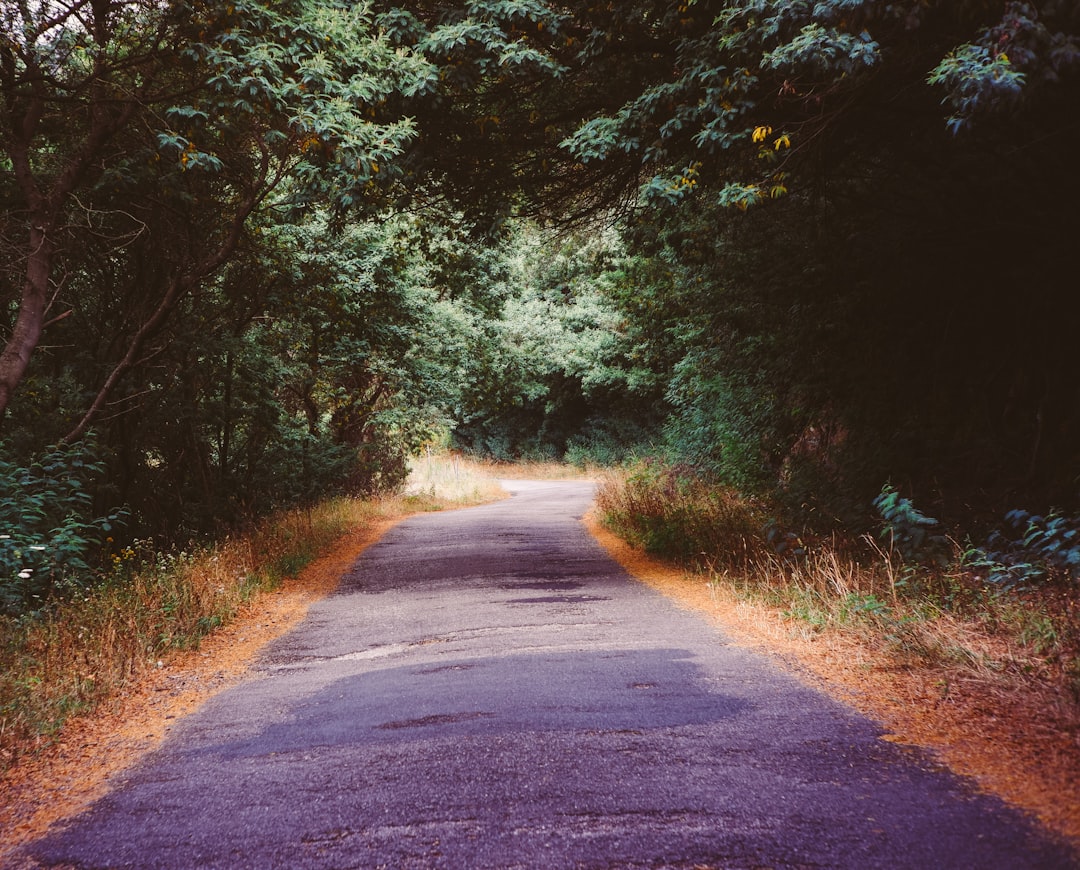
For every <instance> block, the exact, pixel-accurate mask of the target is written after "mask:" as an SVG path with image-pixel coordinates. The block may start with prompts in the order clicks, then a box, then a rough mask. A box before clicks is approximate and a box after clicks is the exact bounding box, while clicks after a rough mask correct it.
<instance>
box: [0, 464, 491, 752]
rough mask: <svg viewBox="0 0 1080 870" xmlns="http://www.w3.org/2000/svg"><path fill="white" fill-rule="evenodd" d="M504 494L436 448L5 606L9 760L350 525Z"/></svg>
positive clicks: (193, 642) (190, 642)
mask: <svg viewBox="0 0 1080 870" xmlns="http://www.w3.org/2000/svg"><path fill="white" fill-rule="evenodd" d="M499 497H501V490H500V488H499V487H498V485H497V484H496V483H495V482H494V481H493V480H491V479H490V478H489V477H487V476H486V475H485V474H484V472H483V469H479V468H477V467H476V466H475V465H473V464H470V463H469V462H467V461H463V460H461V459H459V458H453V457H448V456H428V457H427V458H426V459H425V460H424V462H423V463H422V464H418V466H417V468H416V469H415V470H414V472H413V473H412V474H411V475H410V477H409V479H408V485H407V487H406V490H405V494H402V495H383V496H376V497H371V498H344V497H337V498H333V499H329V500H327V501H324V502H321V503H318V504H316V505H313V506H312V507H310V508H303V509H300V508H298V509H292V510H288V511H283V512H280V513H278V514H275V515H272V516H269V517H266V518H264V519H262V520H260V521H258V522H256V523H253V524H252V525H251V526H250V527H248V528H246V529H243V530H239V531H237V532H236V533H233V534H230V535H228V536H227V537H225V538H223V539H222V540H220V541H217V542H215V543H212V544H208V545H206V546H195V547H191V548H190V549H186V550H170V551H166V552H164V553H159V552H155V551H154V550H153V549H152V548H151V547H150V546H149V542H147V544H146V545H145V546H144V547H142V548H135V547H126V548H124V549H123V550H121V551H120V552H119V553H117V554H116V555H115V556H113V558H112V560H111V563H110V567H109V568H108V569H107V570H106V571H104V572H103V573H100V574H98V575H97V576H96V577H95V578H94V580H93V582H90V580H89V578H88V577H87V575H82V576H83V584H82V585H81V586H80V587H79V588H78V589H77V590H75V591H73V592H71V593H70V594H68V595H65V596H64V597H63V598H62V599H60V598H53V599H52V600H51V601H50V602H49V604H48V605H47V606H44V607H42V608H40V609H38V610H37V611H35V612H33V613H27V614H22V615H19V616H11V615H7V616H0V766H3V767H6V766H8V765H10V764H12V763H13V762H15V761H17V759H18V758H19V757H20V756H21V755H22V754H23V753H25V752H27V751H31V750H33V749H35V748H38V747H40V746H43V745H46V744H48V743H49V742H50V741H51V740H52V739H54V738H55V737H56V736H57V735H58V734H59V733H60V731H61V729H62V728H63V726H64V724H65V723H66V722H67V721H68V720H69V719H70V718H71V717H72V716H77V715H80V714H82V713H86V712H88V711H92V710H93V709H94V707H95V706H96V705H98V704H100V703H101V702H103V701H104V700H106V699H108V698H110V697H112V696H114V695H116V694H117V693H121V692H123V691H124V689H125V687H126V686H128V685H130V684H131V683H132V681H134V680H135V679H136V678H137V677H138V676H139V675H140V674H141V673H143V672H144V671H145V670H146V669H148V668H155V667H161V666H162V664H163V660H165V659H167V658H168V657H169V655H170V654H172V653H174V652H176V651H178V650H186V649H192V648H197V647H198V645H199V642H200V640H201V639H202V638H204V637H205V636H206V635H208V634H209V633H211V632H213V631H214V630H215V629H217V628H219V627H220V626H222V625H225V624H227V623H228V622H229V621H230V620H231V619H232V618H233V617H234V616H235V615H236V613H237V612H238V610H239V609H240V608H241V607H242V606H244V605H245V603H248V602H251V601H252V600H253V599H257V598H258V596H260V595H263V594H265V593H267V592H270V591H272V590H274V589H277V588H279V587H280V586H281V585H282V584H288V583H289V581H290V579H291V578H293V577H295V576H296V575H297V574H298V573H299V572H300V571H301V570H303V568H304V566H305V565H307V564H308V563H309V562H310V561H312V560H313V559H314V558H316V557H317V556H318V555H319V554H320V553H321V552H323V551H325V550H326V549H328V548H329V547H331V546H332V545H333V544H334V543H335V542H336V541H337V540H338V539H340V538H341V537H342V536H343V535H344V534H346V533H347V532H350V531H353V530H355V529H357V528H364V527H367V526H371V525H373V524H375V523H377V522H379V521H380V520H386V519H393V518H399V517H403V516H406V515H408V514H409V513H415V512H417V511H430V510H441V509H443V508H447V507H457V506H465V505H470V504H478V503H480V502H483V501H489V500H491V499H494V498H499Z"/></svg>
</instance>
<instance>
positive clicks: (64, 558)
mask: <svg viewBox="0 0 1080 870" xmlns="http://www.w3.org/2000/svg"><path fill="white" fill-rule="evenodd" d="M93 454H94V446H93V445H92V444H89V443H85V442H82V443H78V444H74V445H60V446H56V447H51V448H49V449H48V450H46V451H45V452H43V453H42V454H40V455H39V456H38V457H37V458H36V459H33V460H32V461H31V462H30V463H29V464H28V465H25V466H24V465H19V464H17V463H16V462H14V461H12V460H10V459H9V458H7V457H4V456H0V610H2V611H3V612H6V613H8V614H12V615H18V614H22V613H26V612H30V611H36V610H39V609H41V608H42V607H43V606H44V605H45V604H46V603H47V602H48V600H49V599H50V598H51V597H53V596H55V595H58V594H64V593H66V592H68V591H71V590H73V589H77V588H82V587H85V586H88V585H90V584H92V583H93V582H94V581H95V580H96V578H97V576H98V575H97V573H96V572H95V571H94V566H92V564H91V563H92V561H93V558H94V556H95V554H97V553H100V552H101V551H102V548H103V547H104V546H105V544H106V543H107V538H108V535H109V533H110V532H111V531H112V529H113V526H114V525H115V524H116V523H118V522H119V521H120V520H121V518H122V517H123V516H124V515H125V512H124V511H123V510H120V509H115V510H112V511H110V512H107V513H105V514H104V515H95V514H96V513H97V512H96V511H95V510H94V500H93V498H92V497H91V495H90V487H91V484H92V483H93V482H94V480H95V479H96V478H98V477H100V476H101V474H102V471H103V469H104V465H103V463H102V462H100V461H99V460H96V459H95V458H94V456H93Z"/></svg>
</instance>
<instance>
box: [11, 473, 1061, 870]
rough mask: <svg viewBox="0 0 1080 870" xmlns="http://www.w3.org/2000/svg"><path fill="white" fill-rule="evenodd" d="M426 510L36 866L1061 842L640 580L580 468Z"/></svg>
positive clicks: (499, 863)
mask: <svg viewBox="0 0 1080 870" xmlns="http://www.w3.org/2000/svg"><path fill="white" fill-rule="evenodd" d="M507 486H508V488H511V489H512V491H513V492H514V495H513V497H512V498H510V499H508V500H505V501H502V502H499V503H496V504H491V505H487V506H483V507H478V508H471V509H468V510H462V511H454V512H447V513H438V514H426V515H423V516H419V517H415V518H413V519H411V520H409V521H407V522H405V523H403V524H401V525H399V526H397V527H396V528H394V529H393V530H392V531H391V532H390V533H388V534H387V535H386V537H385V538H384V539H383V540H382V541H380V542H379V543H378V544H376V545H374V546H373V547H371V548H370V549H369V550H367V551H366V553H365V554H364V555H363V556H362V557H361V559H360V560H359V561H358V562H357V563H356V565H355V566H354V567H353V569H352V570H351V571H350V572H349V573H348V574H347V575H346V577H345V578H344V580H343V582H342V585H341V588H340V590H339V591H338V592H337V593H336V594H334V595H332V596H330V597H329V598H327V599H325V600H323V601H322V602H320V603H319V604H318V605H316V606H315V607H313V608H312V610H311V612H310V614H309V616H308V618H307V620H306V621H305V622H304V623H303V624H301V625H300V626H299V627H298V628H297V629H296V630H294V631H293V632H292V633H290V634H288V635H286V636H284V637H283V638H281V639H280V640H279V641H277V642H275V643H274V644H272V645H271V646H270V647H268V648H267V649H266V651H265V653H264V655H263V657H262V659H261V660H260V662H259V663H258V665H257V666H256V668H255V669H254V670H253V672H252V673H251V675H250V677H249V678H248V679H246V680H245V681H244V682H243V683H241V684H240V685H239V686H237V687H235V688H233V689H231V690H229V691H228V692H225V693H223V694H221V695H219V696H217V697H216V698H215V699H213V700H212V701H211V702H210V703H209V704H207V705H206V706H205V707H204V708H203V709H201V710H200V711H199V712H198V713H196V714H193V715H191V716H189V717H187V718H186V719H184V720H182V721H181V722H180V723H179V724H178V725H177V727H176V728H175V729H174V731H173V733H172V736H171V737H170V738H169V739H168V740H167V741H166V743H165V744H164V745H163V747H162V748H161V749H160V750H159V751H158V752H156V753H155V754H153V755H152V756H150V757H149V758H148V759H146V760H145V761H144V762H143V763H141V764H139V765H138V766H136V767H135V768H133V769H132V770H130V771H129V772H128V773H127V774H126V775H125V778H124V782H123V783H122V785H120V786H118V787H117V788H116V789H114V790H113V792H112V793H110V794H109V795H107V796H106V797H105V798H103V799H102V800H100V801H99V802H98V803H97V804H96V805H94V806H93V807H92V808H91V809H90V810H88V811H87V812H86V813H85V814H83V815H82V816H80V817H77V818H76V819H74V820H73V821H72V823H71V824H70V825H69V826H68V827H67V828H66V829H63V830H60V831H58V832H56V833H54V834H51V835H50V836H48V837H47V838H45V839H43V840H41V841H38V842H37V843H36V844H34V845H32V846H31V847H29V853H28V854H29V857H30V858H31V860H32V861H34V862H36V863H37V864H39V865H40V866H63V867H80V868H90V867H145V868H151V867H169V868H185V867H200V868H249V867H250V868H271V867H283V868H308V867H311V868H378V867H387V868H428V867H432V868H436V867H437V868H470V870H471V868H516V867H522V868H545V870H547V868H633V867H649V868H663V867H670V868H700V867H709V868H767V867H768V868H789V867H790V868H795V867H799V868H806V867H815V868H816V867H850V868H875V867H880V868H890V870H893V868H904V867H911V868H920V870H922V868H950V867H955V868H1025V867H1032V868H1034V867H1039V868H1052V867H1075V866H1077V863H1076V856H1075V855H1073V854H1071V853H1069V852H1068V851H1066V850H1065V848H1064V847H1062V846H1060V845H1055V843H1054V842H1052V841H1051V840H1050V839H1049V838H1048V837H1047V836H1046V835H1044V834H1042V833H1040V832H1039V829H1038V828H1037V827H1035V826H1034V825H1033V824H1031V823H1030V822H1029V821H1027V820H1026V819H1025V818H1024V817H1022V816H1021V815H1020V814H1018V813H1016V812H1014V811H1013V810H1010V809H1009V808H1007V807H1006V806H1004V805H1003V804H1002V803H1001V802H1000V801H998V800H996V799H994V798H991V797H988V796H985V795H979V794H977V793H976V792H975V791H974V790H973V788H972V787H971V785H970V783H968V782H967V781H965V780H962V779H959V778H957V777H955V776H953V775H951V774H949V773H948V772H946V771H945V770H943V769H941V768H939V767H937V766H935V765H934V764H933V763H932V762H930V761H929V760H928V759H927V758H926V757H924V756H922V755H921V754H919V753H918V752H915V751H912V750H905V749H903V748H901V747H898V746H896V745H894V744H891V743H888V742H886V741H883V740H881V739H880V733H881V732H880V729H879V728H878V727H877V726H876V725H874V724H873V723H871V722H870V721H868V720H866V719H864V718H862V717H860V716H859V715H857V714H855V713H854V712H852V711H850V710H848V709H847V708H845V707H843V706H841V705H840V704H838V703H836V702H834V701H831V700H829V699H827V698H825V697H823V696H822V695H820V694H818V693H816V692H815V691H813V690H811V689H809V688H807V687H806V686H804V685H802V684H800V683H799V682H798V681H796V680H795V679H793V678H792V677H790V676H787V675H785V674H784V673H783V672H782V671H780V670H779V669H778V668H776V667H775V666H774V665H772V664H770V663H769V662H768V661H766V660H765V659H763V658H761V657H760V656H758V655H756V654H752V653H750V652H748V651H747V650H745V649H742V648H740V647H738V646H735V645H732V644H730V643H728V642H727V641H726V640H725V638H724V637H723V635H722V634H720V633H718V632H717V630H716V629H715V628H714V627H712V626H711V625H709V624H708V623H707V622H705V621H704V620H702V619H701V618H699V617H697V616H695V615H694V614H692V613H689V612H687V611H684V610H680V609H679V608H677V607H676V606H674V605H673V604H672V603H670V602H669V601H668V600H667V599H665V598H664V597H662V596H660V595H658V594H657V593H655V592H653V591H651V590H649V589H647V588H646V587H644V586H643V585H641V584H638V583H636V582H635V581H634V580H632V579H630V578H629V577H628V576H627V575H626V574H625V573H624V572H623V571H622V569H620V568H619V567H618V566H617V565H616V564H615V563H614V562H612V561H611V560H610V559H609V558H608V557H607V556H606V555H605V554H604V552H603V551H602V550H601V549H600V547H599V546H598V545H597V544H596V543H595V542H593V540H592V539H591V538H590V537H589V535H588V534H587V532H586V531H585V530H584V529H583V527H582V526H581V524H580V523H579V522H578V518H579V517H580V516H581V515H582V513H583V512H584V511H585V510H586V509H587V507H588V504H589V502H590V499H591V497H592V489H591V487H590V486H589V485H588V484H585V483H576V482H550V483H548V482H519V481H513V482H508V483H507Z"/></svg>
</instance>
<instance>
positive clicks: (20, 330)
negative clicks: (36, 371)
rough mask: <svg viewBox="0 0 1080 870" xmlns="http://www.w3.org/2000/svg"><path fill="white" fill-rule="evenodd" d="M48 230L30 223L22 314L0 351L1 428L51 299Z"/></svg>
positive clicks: (45, 226)
mask: <svg viewBox="0 0 1080 870" xmlns="http://www.w3.org/2000/svg"><path fill="white" fill-rule="evenodd" d="M49 229H50V228H49V227H48V226H47V225H43V224H41V223H40V222H38V221H31V226H30V240H29V242H30V243H29V248H28V249H29V252H30V253H29V255H28V256H27V262H26V279H25V281H24V282H23V288H22V296H21V299H20V302H19V314H18V317H17V318H16V320H15V326H14V328H13V329H12V330H11V335H10V337H9V338H8V340H7V343H6V344H5V345H4V350H3V352H0V425H2V424H3V420H4V416H5V414H6V412H7V407H8V404H10V402H11V398H12V396H13V395H14V393H15V388H16V387H17V386H18V385H19V382H20V381H21V380H22V379H23V375H24V374H26V368H27V366H28V365H30V356H31V354H32V353H33V352H34V348H36V347H37V345H38V341H39V340H40V338H41V330H42V327H43V325H44V323H45V312H46V309H47V306H48V299H49V275H50V273H51V271H52V254H53V252H52V241H51V240H50V238H49Z"/></svg>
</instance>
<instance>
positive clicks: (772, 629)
mask: <svg viewBox="0 0 1080 870" xmlns="http://www.w3.org/2000/svg"><path fill="white" fill-rule="evenodd" d="M585 524H586V526H587V528H588V529H589V531H590V533H591V534H592V535H593V537H595V538H596V539H597V540H598V541H599V542H600V543H601V545H603V547H604V548H605V549H606V550H607V551H608V553H609V554H610V555H611V556H612V557H613V558H614V559H615V560H616V561H617V562H619V563H620V564H621V565H622V566H623V567H624V568H625V569H626V570H627V571H628V572H629V573H631V574H632V575H633V576H635V577H637V578H638V579H639V580H641V581H642V582H644V583H646V584H648V585H649V586H651V587H653V588H654V589H656V590H658V591H659V592H662V593H663V594H664V595H667V596H668V597H670V598H673V599H674V600H675V601H677V602H678V603H679V604H681V605H682V606H684V607H687V608H689V609H692V610H695V611H697V612H700V613H702V614H704V615H706V616H707V617H709V618H710V619H712V620H713V621H714V622H715V623H716V625H717V626H718V627H719V628H721V629H722V630H723V631H724V633H725V634H726V635H727V636H728V637H730V638H731V639H732V640H734V641H735V642H737V643H739V644H740V645H744V646H748V647H752V648H755V649H756V650H758V651H760V652H763V653H765V654H766V655H769V656H771V657H773V658H774V659H778V660H779V661H780V662H781V663H782V664H783V665H784V666H785V668H786V669H787V670H789V671H792V672H794V673H795V674H796V675H797V676H799V677H800V678H802V679H803V680H804V681H805V682H807V683H809V684H810V685H813V686H814V687H815V688H818V689H819V690H821V691H824V692H825V693H827V694H828V695H830V696H832V697H834V698H836V699H837V700H839V701H841V702H843V703H845V704H847V705H849V706H851V707H854V708H855V709H857V710H858V711H859V712H861V713H863V714H864V715H866V716H869V717H870V718H872V719H874V720H876V721H878V722H879V723H881V725H882V726H883V728H884V729H885V731H886V734H885V737H884V739H886V740H889V741H892V742H895V743H900V744H908V745H912V746H918V747H922V748H924V749H928V750H930V751H931V752H932V753H933V754H934V755H935V756H936V757H937V758H938V759H939V760H940V761H941V762H943V763H944V764H946V765H947V766H948V767H949V768H950V769H952V770H953V771H954V772H956V773H959V774H961V775H964V776H968V777H971V778H973V779H974V780H975V782H976V783H977V784H978V786H979V788H981V789H982V790H984V791H986V792H989V793H991V794H996V795H998V796H999V797H1001V798H1003V799H1004V800H1006V801H1008V802H1009V803H1010V804H1012V805H1014V806H1016V807H1019V808H1020V809H1022V810H1025V811H1027V812H1029V813H1032V814H1034V815H1035V816H1037V817H1038V818H1039V820H1040V821H1041V822H1042V823H1043V824H1044V825H1045V826H1046V827H1047V828H1049V829H1050V830H1051V831H1053V832H1055V833H1056V834H1059V835H1061V836H1063V837H1065V838H1066V839H1068V840H1071V841H1072V842H1073V844H1074V845H1077V846H1080V741H1078V740H1077V737H1076V735H1075V734H1071V733H1069V732H1067V731H1063V730H1061V729H1057V728H1053V727H1049V725H1048V723H1046V722H1044V721H1042V719H1041V717H1040V715H1039V713H1040V711H1044V710H1046V709H1048V707H1052V706H1053V699H1046V698H1031V697H1022V696H1020V695H1019V694H1014V695H1012V696H1009V695H1008V694H1005V693H1003V691H1002V690H1001V689H1000V688H999V687H997V686H994V685H992V684H987V683H985V682H981V681H979V680H975V679H969V680H964V679H963V678H962V677H959V678H958V677H957V675H956V674H954V673H951V672H946V671H941V670H933V669H930V668H925V667H924V668H919V667H914V666H898V665H897V664H896V662H895V661H893V660H890V659H889V658H887V657H886V656H884V655H883V654H881V653H879V652H877V651H875V650H872V649H869V648H868V647H867V646H865V645H864V644H860V643H859V642H858V641H857V640H856V639H855V638H851V637H846V636H843V635H841V634H838V633H836V632H827V633H820V634H819V633H815V632H811V631H806V630H802V629H801V628H800V627H799V626H798V625H796V624H795V623H793V622H792V621H791V620H789V619H786V618H784V616H783V615H782V614H781V613H780V611H779V610H775V609H770V608H768V607H764V606H760V605H756V604H750V603H748V602H746V601H745V600H740V599H739V598H738V597H737V596H736V594H735V593H734V592H733V591H730V590H724V589H718V588H716V587H715V586H711V585H710V584H708V583H707V582H706V581H705V579H704V578H703V577H701V576H700V575H693V574H690V573H688V572H686V571H685V570H683V569H682V568H677V567H673V566H671V565H670V564H666V563H663V562H660V561H658V560H656V559H652V558H649V557H648V556H646V555H645V554H643V553H642V552H641V551H640V550H636V549H634V548H633V547H631V546H630V545H629V544H627V543H626V542H625V541H623V540H621V539H620V538H618V537H616V536H615V535H613V534H612V533H611V532H609V531H607V530H606V529H605V528H604V527H603V526H601V525H600V523H599V522H598V521H597V519H596V518H595V517H594V516H591V515H590V516H588V517H586V519H585Z"/></svg>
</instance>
